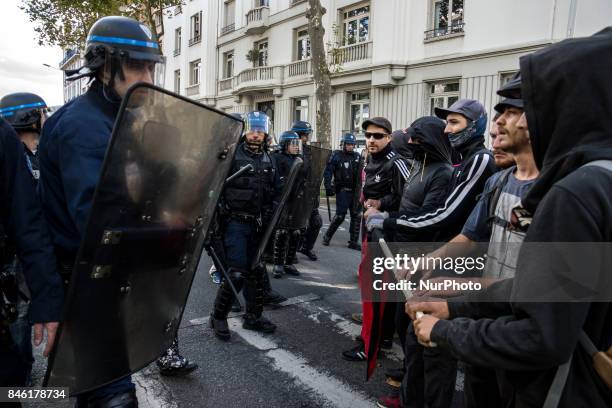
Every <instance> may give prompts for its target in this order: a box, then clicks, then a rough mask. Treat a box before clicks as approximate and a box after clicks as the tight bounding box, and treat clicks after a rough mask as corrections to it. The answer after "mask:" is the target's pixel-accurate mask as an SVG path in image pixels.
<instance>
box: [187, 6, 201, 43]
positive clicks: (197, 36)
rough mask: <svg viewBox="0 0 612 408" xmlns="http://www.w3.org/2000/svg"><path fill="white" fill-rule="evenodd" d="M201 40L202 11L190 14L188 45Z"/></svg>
mask: <svg viewBox="0 0 612 408" xmlns="http://www.w3.org/2000/svg"><path fill="white" fill-rule="evenodd" d="M201 40H202V12H201V11H200V12H199V13H196V14H194V15H193V16H191V25H190V32H189V45H193V44H197V43H199V42H200V41H201Z"/></svg>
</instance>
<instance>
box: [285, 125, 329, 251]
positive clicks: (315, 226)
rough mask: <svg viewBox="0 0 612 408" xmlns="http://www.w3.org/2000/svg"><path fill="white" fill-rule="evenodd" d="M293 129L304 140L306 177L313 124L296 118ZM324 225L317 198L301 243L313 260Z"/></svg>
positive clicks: (303, 154)
mask: <svg viewBox="0 0 612 408" xmlns="http://www.w3.org/2000/svg"><path fill="white" fill-rule="evenodd" d="M291 131H293V132H295V133H297V134H298V135H299V136H300V139H301V140H302V151H303V153H302V156H303V159H304V165H303V169H304V170H303V173H304V174H306V177H308V174H309V172H310V170H309V169H310V168H311V167H312V153H311V151H310V146H309V143H310V135H311V134H312V126H310V123H308V122H306V121H303V120H296V121H295V122H293V125H291ZM322 226H323V220H322V219H321V215H320V214H319V201H318V200H317V202H316V205H315V206H314V208H313V209H312V212H311V213H310V218H309V220H308V227H306V229H305V230H303V231H302V239H301V240H302V242H301V245H300V252H301V253H303V254H304V255H306V256H307V257H308V258H310V260H312V261H316V260H317V255H316V254H315V253H314V252H313V250H312V249H313V248H314V244H315V242H316V241H317V237H318V236H319V231H320V230H321V227H322Z"/></svg>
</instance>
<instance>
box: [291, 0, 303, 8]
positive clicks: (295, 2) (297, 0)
mask: <svg viewBox="0 0 612 408" xmlns="http://www.w3.org/2000/svg"><path fill="white" fill-rule="evenodd" d="M305 2H306V0H291V6H292V7H293V6H295V5H296V4H300V3H305Z"/></svg>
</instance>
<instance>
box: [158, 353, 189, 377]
mask: <svg viewBox="0 0 612 408" xmlns="http://www.w3.org/2000/svg"><path fill="white" fill-rule="evenodd" d="M157 366H158V367H159V373H160V374H161V375H163V376H166V377H182V376H184V375H187V374H189V373H190V372H192V371H194V370H196V369H197V368H198V365H197V364H195V363H192V362H191V361H189V360H187V359H186V358H185V357H183V356H181V355H180V354H176V355H174V356H172V357H171V358H170V359H166V360H165V361H163V362H162V363H160V361H159V360H158V361H157Z"/></svg>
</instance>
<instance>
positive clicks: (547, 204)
mask: <svg viewBox="0 0 612 408" xmlns="http://www.w3.org/2000/svg"><path fill="white" fill-rule="evenodd" d="M610 72H612V28H607V29H606V30H604V31H601V32H599V33H597V34H595V35H593V36H591V37H587V38H577V39H571V40H565V41H562V42H560V43H558V44H556V45H553V46H551V47H548V48H546V49H543V50H541V51H538V52H536V53H534V54H531V55H527V56H525V57H523V58H521V75H522V78H523V79H522V95H523V99H524V101H525V111H526V113H527V120H528V124H529V131H530V137H531V143H532V146H533V152H534V156H535V161H536V163H537V165H538V166H539V168H540V169H541V172H540V177H539V178H538V180H537V181H536V182H535V183H534V185H533V187H532V188H531V190H530V191H529V192H528V193H527V195H526V196H525V197H523V200H522V201H523V206H524V207H525V208H526V209H528V210H529V211H531V212H532V213H533V221H532V223H531V225H530V227H529V229H528V231H527V235H526V237H525V240H524V244H523V250H522V251H521V253H520V255H519V260H518V265H517V271H516V276H515V278H514V279H512V280H506V281H502V282H499V283H498V284H495V285H492V286H491V287H490V288H489V290H488V291H487V292H493V291H495V292H497V293H498V294H503V295H504V296H506V299H511V300H512V299H514V300H516V299H519V300H525V299H526V298H527V297H532V298H533V297H535V296H537V294H534V293H533V291H534V290H535V289H532V288H533V287H535V288H536V289H537V288H538V287H539V288H540V289H541V288H542V286H538V285H537V284H535V283H537V282H549V285H550V287H551V288H554V286H553V285H555V286H556V285H561V284H562V285H564V286H563V287H564V288H573V287H574V286H578V287H584V285H587V284H588V282H587V281H586V278H587V277H588V278H589V279H590V282H598V284H599V285H600V287H599V290H600V291H602V290H603V291H607V293H610V292H611V291H612V287H611V286H612V284H611V283H610V282H611V279H610V276H611V274H612V271H611V270H609V265H610V263H609V262H610V259H609V258H610V257H608V259H607V262H606V263H602V267H601V268H600V269H599V270H591V269H589V270H588V271H585V270H583V269H584V268H581V267H580V266H579V265H575V264H574V262H567V261H568V260H567V259H564V258H565V257H564V254H562V253H553V254H547V255H546V256H544V255H540V256H539V257H536V258H533V257H532V258H530V259H529V260H527V259H526V258H527V256H526V254H527V253H528V250H527V249H526V248H527V245H529V243H534V242H574V243H577V242H581V243H584V242H586V243H592V244H591V246H595V245H596V243H601V242H611V241H612V171H609V170H607V169H604V168H601V167H596V166H586V167H583V166H584V165H585V164H586V163H590V162H593V161H595V160H612V121H611V120H610V118H612V82H610ZM528 261H529V262H528ZM577 263H579V262H577ZM602 282H603V283H602ZM601 286H603V287H601ZM482 295H485V294H481V296H482ZM540 298H541V297H540ZM449 311H450V315H451V318H454V319H453V320H446V321H439V322H437V323H436V324H435V325H434V328H433V330H432V335H431V338H432V340H433V341H436V342H437V343H438V344H439V345H441V346H443V347H448V348H450V349H451V350H452V352H453V353H454V354H455V355H456V356H457V357H458V358H459V359H461V360H464V361H467V362H469V363H471V364H475V365H482V366H489V367H496V368H501V369H504V370H505V374H504V375H505V379H506V381H507V382H508V384H509V385H510V386H511V387H513V388H514V390H515V392H514V395H513V398H514V399H513V401H510V403H512V404H513V405H512V406H518V407H541V406H542V404H543V401H544V400H545V398H546V395H547V393H548V390H549V388H550V384H551V382H552V379H553V377H554V375H555V373H556V371H557V367H558V366H559V365H560V364H563V363H565V362H566V361H568V360H569V359H570V357H572V363H571V365H570V372H569V376H568V378H567V382H566V385H565V388H564V390H563V394H562V397H561V401H560V404H559V406H560V407H585V406H588V407H590V408H596V407H612V392H611V391H610V390H609V389H607V388H606V387H605V385H604V384H603V382H602V381H601V380H600V379H599V377H598V375H597V374H596V372H595V371H594V369H593V364H592V360H591V357H590V356H589V355H588V354H587V353H586V352H585V351H584V349H583V348H582V347H581V346H580V345H579V344H578V336H579V334H580V332H581V330H584V332H585V333H586V334H587V336H588V337H589V338H590V340H591V341H592V342H593V344H594V345H595V347H597V348H598V349H599V350H607V349H608V347H610V343H611V342H612V339H611V338H610V337H611V336H612V312H611V307H610V303H606V302H593V303H586V302H582V303H579V302H573V303H570V302H555V303H547V302H546V303H545V302H539V303H536V302H524V301H522V302H519V301H514V302H505V303H504V302H498V303H475V302H471V303H454V302H449ZM457 316H470V317H473V318H479V320H472V319H467V318H463V317H460V318H455V317H457Z"/></svg>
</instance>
